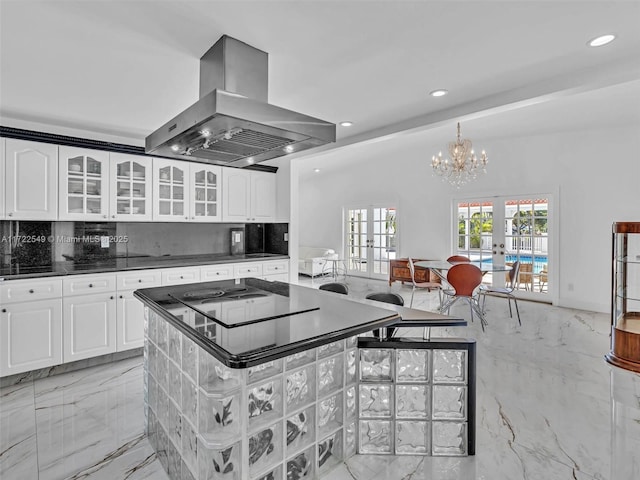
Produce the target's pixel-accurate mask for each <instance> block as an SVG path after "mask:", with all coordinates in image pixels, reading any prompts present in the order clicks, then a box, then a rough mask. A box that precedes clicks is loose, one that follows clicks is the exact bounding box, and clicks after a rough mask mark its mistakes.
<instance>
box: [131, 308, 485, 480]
mask: <svg viewBox="0 0 640 480" xmlns="http://www.w3.org/2000/svg"><path fill="white" fill-rule="evenodd" d="M144 349H145V352H144V353H145V356H144V358H145V362H144V382H145V417H146V432H147V434H148V437H149V441H150V443H151V445H152V447H153V448H154V449H155V451H156V452H157V455H158V458H159V460H160V462H161V464H162V466H163V468H164V469H165V470H166V471H167V473H168V474H169V477H170V478H171V479H197V480H215V479H224V480H227V479H229V480H231V479H233V480H257V479H260V480H267V479H269V480H284V479H287V480H298V479H313V478H319V477H320V476H323V475H325V474H326V473H327V472H329V471H330V470H331V469H332V468H333V467H335V466H336V465H337V464H339V463H340V462H342V461H344V460H345V459H346V458H348V457H350V456H352V455H355V454H356V453H357V452H358V451H359V453H363V454H410V455H473V454H474V453H475V446H474V443H475V441H474V439H475V404H474V400H475V343H474V342H473V341H469V340H455V339H447V340H446V341H445V340H444V339H441V340H438V339H435V340H433V341H431V342H424V341H421V340H420V341H419V340H417V339H416V340H414V341H411V339H402V340H400V339H399V340H390V341H379V340H375V339H373V338H371V337H356V336H352V337H348V338H346V339H342V340H338V341H334V342H330V343H327V344H324V345H321V346H319V347H315V348H310V349H308V350H304V351H301V352H298V353H294V354H292V355H289V356H286V357H283V358H278V359H275V360H272V361H267V362H265V363H262V364H260V365H255V366H252V367H249V368H244V369H243V368H229V367H227V366H226V365H224V364H223V363H222V362H221V361H220V360H218V359H216V358H215V357H214V356H212V355H211V354H210V353H209V352H207V351H205V350H204V349H203V348H201V347H199V346H198V345H197V344H196V343H195V342H193V341H192V340H191V339H190V338H189V337H188V336H187V335H185V334H184V333H183V332H181V331H180V330H179V329H177V328H175V327H174V326H173V325H171V324H170V323H169V322H167V321H166V320H165V319H164V318H162V317H161V316H160V315H158V314H157V313H155V312H154V311H153V310H148V314H147V320H146V324H145V347H144Z"/></svg>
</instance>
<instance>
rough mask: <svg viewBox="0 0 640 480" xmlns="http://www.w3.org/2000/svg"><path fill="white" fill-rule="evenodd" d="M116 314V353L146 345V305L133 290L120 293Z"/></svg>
mask: <svg viewBox="0 0 640 480" xmlns="http://www.w3.org/2000/svg"><path fill="white" fill-rule="evenodd" d="M117 306H118V313H117V314H116V322H117V326H116V351H118V352H121V351H123V350H131V349H132V348H138V347H142V346H143V345H144V305H143V304H142V302H141V301H140V300H138V299H137V298H136V297H134V296H133V290H131V291H128V292H118V299H117Z"/></svg>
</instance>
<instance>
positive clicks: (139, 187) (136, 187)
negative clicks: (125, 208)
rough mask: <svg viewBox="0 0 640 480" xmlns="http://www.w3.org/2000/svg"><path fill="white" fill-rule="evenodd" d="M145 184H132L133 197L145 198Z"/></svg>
mask: <svg viewBox="0 0 640 480" xmlns="http://www.w3.org/2000/svg"><path fill="white" fill-rule="evenodd" d="M146 188H147V186H146V184H144V183H137V182H134V183H133V196H134V197H145V196H146Z"/></svg>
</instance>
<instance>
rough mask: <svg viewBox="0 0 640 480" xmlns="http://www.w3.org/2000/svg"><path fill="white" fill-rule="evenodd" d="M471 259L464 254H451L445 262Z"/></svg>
mask: <svg viewBox="0 0 640 480" xmlns="http://www.w3.org/2000/svg"><path fill="white" fill-rule="evenodd" d="M470 261H471V259H470V258H469V257H465V256H464V255H451V256H450V257H449V258H447V262H449V263H461V262H470Z"/></svg>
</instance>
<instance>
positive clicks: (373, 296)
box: [364, 292, 404, 338]
mask: <svg viewBox="0 0 640 480" xmlns="http://www.w3.org/2000/svg"><path fill="white" fill-rule="evenodd" d="M364 298H366V299H367V300H375V301H376V302H383V303H392V304H393V305H400V306H401V307H402V306H404V298H402V297H401V296H400V295H398V294H397V293H393V292H377V293H370V294H369V295H367V296H366V297H364ZM394 331H395V328H394V327H387V331H386V333H385V338H391V337H392V336H393V332H394ZM373 336H374V337H376V338H380V329H375V330H374V331H373Z"/></svg>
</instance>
